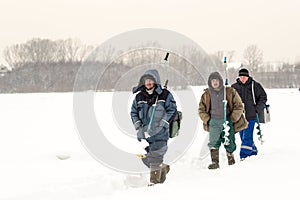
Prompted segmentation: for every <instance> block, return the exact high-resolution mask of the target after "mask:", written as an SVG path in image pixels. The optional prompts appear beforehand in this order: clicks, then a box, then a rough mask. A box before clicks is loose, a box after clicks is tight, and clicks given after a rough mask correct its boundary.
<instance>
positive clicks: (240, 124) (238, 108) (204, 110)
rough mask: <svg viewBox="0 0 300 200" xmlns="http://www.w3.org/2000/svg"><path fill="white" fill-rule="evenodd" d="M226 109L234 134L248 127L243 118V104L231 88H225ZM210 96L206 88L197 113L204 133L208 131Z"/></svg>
mask: <svg viewBox="0 0 300 200" xmlns="http://www.w3.org/2000/svg"><path fill="white" fill-rule="evenodd" d="M226 99H227V108H226V109H229V116H228V117H229V118H230V120H231V121H232V122H233V125H234V131H235V133H237V132H239V131H241V130H243V129H245V128H247V127H248V122H247V120H246V118H245V116H244V113H245V110H244V105H243V102H242V100H241V98H240V96H239V94H238V93H237V91H236V90H235V89H234V88H232V87H226ZM210 102H211V99H210V94H209V90H208V88H206V89H204V93H203V94H202V96H201V99H200V102H199V108H198V113H199V116H200V118H201V120H202V121H203V128H204V130H205V131H208V130H209V125H208V121H209V120H210Z"/></svg>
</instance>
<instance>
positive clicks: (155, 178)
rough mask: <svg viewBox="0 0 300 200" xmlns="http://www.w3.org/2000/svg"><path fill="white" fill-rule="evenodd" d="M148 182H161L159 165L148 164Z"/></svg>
mask: <svg viewBox="0 0 300 200" xmlns="http://www.w3.org/2000/svg"><path fill="white" fill-rule="evenodd" d="M150 170H151V171H150V184H157V183H160V182H161V167H160V166H159V165H151V164H150Z"/></svg>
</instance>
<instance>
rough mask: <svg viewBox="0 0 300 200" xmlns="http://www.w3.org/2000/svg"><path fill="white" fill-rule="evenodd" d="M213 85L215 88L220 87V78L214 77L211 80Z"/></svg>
mask: <svg viewBox="0 0 300 200" xmlns="http://www.w3.org/2000/svg"><path fill="white" fill-rule="evenodd" d="M211 86H212V87H213V88H214V89H217V88H219V86H220V81H219V79H212V80H211Z"/></svg>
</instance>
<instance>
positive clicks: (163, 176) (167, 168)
mask: <svg viewBox="0 0 300 200" xmlns="http://www.w3.org/2000/svg"><path fill="white" fill-rule="evenodd" d="M169 171H170V165H167V164H162V167H161V177H160V183H163V182H165V180H166V175H167V173H169Z"/></svg>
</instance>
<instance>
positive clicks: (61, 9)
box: [0, 0, 300, 63]
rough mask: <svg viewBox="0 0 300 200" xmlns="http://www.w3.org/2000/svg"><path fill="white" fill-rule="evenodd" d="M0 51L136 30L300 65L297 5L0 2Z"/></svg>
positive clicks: (290, 1)
mask: <svg viewBox="0 0 300 200" xmlns="http://www.w3.org/2000/svg"><path fill="white" fill-rule="evenodd" d="M0 27H1V29H0V51H1V57H0V63H3V58H2V51H3V49H4V48H5V47H6V46H8V45H12V44H16V43H23V42H26V41H27V40H29V39H32V38H33V37H41V38H50V39H66V38H69V37H77V38H80V39H81V40H82V41H83V42H85V43H87V44H101V42H103V41H105V40H107V39H109V38H110V37H112V36H114V35H117V34H119V33H122V32H125V31H129V30H133V29H138V28H163V29H170V30H173V31H176V32H179V33H181V34H184V35H186V36H187V37H189V38H191V39H192V40H194V41H196V42H197V43H198V44H199V45H200V46H202V48H203V49H204V50H206V51H207V52H208V53H212V52H214V51H218V50H235V51H236V52H237V55H236V59H239V58H240V57H241V55H242V53H243V50H244V49H245V48H246V47H247V46H248V45H250V44H257V45H258V47H259V48H260V49H262V50H263V52H264V60H265V61H277V60H284V61H290V62H294V61H295V59H297V60H300V0H247V1H246V0H226V1H225V0H218V1H217V0H48V1H46V0H0Z"/></svg>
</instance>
